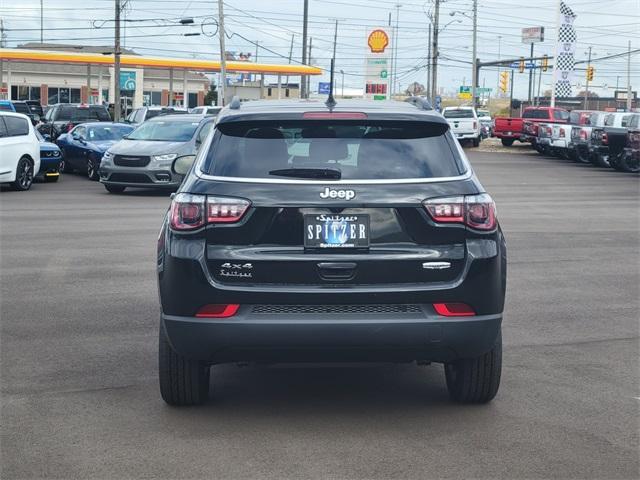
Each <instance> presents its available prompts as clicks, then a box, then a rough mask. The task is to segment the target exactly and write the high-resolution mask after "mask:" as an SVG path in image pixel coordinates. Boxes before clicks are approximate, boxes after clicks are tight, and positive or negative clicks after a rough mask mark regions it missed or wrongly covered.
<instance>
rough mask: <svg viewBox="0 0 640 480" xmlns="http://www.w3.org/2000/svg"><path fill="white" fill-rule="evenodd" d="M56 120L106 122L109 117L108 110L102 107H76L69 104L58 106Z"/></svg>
mask: <svg viewBox="0 0 640 480" xmlns="http://www.w3.org/2000/svg"><path fill="white" fill-rule="evenodd" d="M56 120H71V121H74V122H86V121H89V120H99V121H101V122H108V121H109V120H111V118H110V117H109V112H107V110H106V109H105V108H104V107H99V106H91V107H76V106H72V105H69V106H62V107H60V111H59V112H58V116H57V118H56Z"/></svg>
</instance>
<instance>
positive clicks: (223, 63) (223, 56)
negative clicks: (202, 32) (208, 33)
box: [218, 0, 227, 106]
mask: <svg viewBox="0 0 640 480" xmlns="http://www.w3.org/2000/svg"><path fill="white" fill-rule="evenodd" d="M223 5H224V2H223V1H222V0H218V35H219V36H220V92H219V93H218V105H221V106H224V104H225V88H226V85H227V53H226V49H225V46H224V9H223Z"/></svg>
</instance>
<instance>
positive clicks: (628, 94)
mask: <svg viewBox="0 0 640 480" xmlns="http://www.w3.org/2000/svg"><path fill="white" fill-rule="evenodd" d="M636 106H637V105H636ZM630 111H631V40H629V56H628V57H627V112H630Z"/></svg>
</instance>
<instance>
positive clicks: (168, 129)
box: [127, 120, 199, 142]
mask: <svg viewBox="0 0 640 480" xmlns="http://www.w3.org/2000/svg"><path fill="white" fill-rule="evenodd" d="M198 125H199V123H198V122H183V121H175V120H173V121H169V120H168V121H164V120H154V121H153V122H145V123H143V124H142V125H140V126H139V127H138V128H136V129H135V130H134V131H133V132H131V134H129V136H128V137H127V138H128V139H129V140H152V141H156V142H188V141H189V140H191V139H192V138H193V134H194V133H195V131H196V129H197V128H198Z"/></svg>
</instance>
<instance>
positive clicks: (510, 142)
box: [500, 138, 515, 147]
mask: <svg viewBox="0 0 640 480" xmlns="http://www.w3.org/2000/svg"><path fill="white" fill-rule="evenodd" d="M500 141H501V142H502V146H503V147H510V146H511V145H513V142H514V141H515V140H514V139H513V138H501V139H500Z"/></svg>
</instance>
